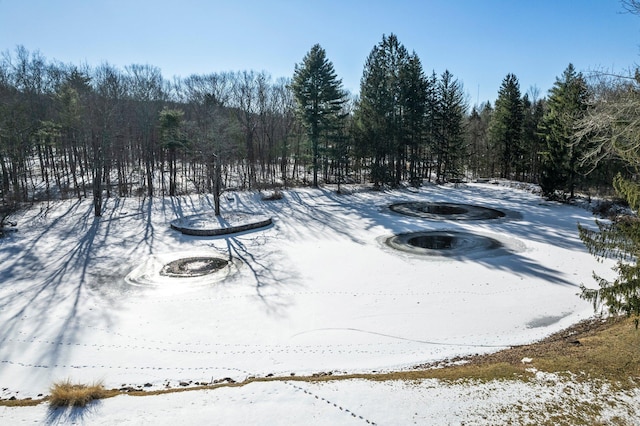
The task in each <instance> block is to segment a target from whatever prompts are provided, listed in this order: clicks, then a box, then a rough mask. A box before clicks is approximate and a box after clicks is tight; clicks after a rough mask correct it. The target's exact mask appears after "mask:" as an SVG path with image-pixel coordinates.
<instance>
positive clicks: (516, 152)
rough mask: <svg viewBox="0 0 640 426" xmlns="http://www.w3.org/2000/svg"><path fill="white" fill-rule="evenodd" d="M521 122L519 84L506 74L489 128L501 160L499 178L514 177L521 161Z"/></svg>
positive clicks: (513, 77) (514, 78)
mask: <svg viewBox="0 0 640 426" xmlns="http://www.w3.org/2000/svg"><path fill="white" fill-rule="evenodd" d="M523 120H524V114H523V109H522V98H521V95H520V83H519V82H518V79H517V78H516V76H515V75H514V74H507V76H506V77H505V78H504V80H502V85H501V86H500V90H499V91H498V99H496V105H495V110H494V112H493V118H492V120H491V127H490V135H491V141H492V144H493V146H494V149H495V151H496V152H497V153H498V154H499V157H500V160H501V164H500V177H503V178H512V177H514V176H513V175H512V173H513V172H514V171H515V170H516V169H517V167H518V164H519V162H520V161H521V160H522V151H523V149H522V126H523Z"/></svg>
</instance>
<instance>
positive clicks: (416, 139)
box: [396, 52, 430, 186]
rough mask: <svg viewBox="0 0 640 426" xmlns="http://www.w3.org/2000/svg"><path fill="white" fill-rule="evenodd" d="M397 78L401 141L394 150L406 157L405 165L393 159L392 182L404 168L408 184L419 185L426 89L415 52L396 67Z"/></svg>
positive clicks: (427, 85) (398, 179) (428, 91)
mask: <svg viewBox="0 0 640 426" xmlns="http://www.w3.org/2000/svg"><path fill="white" fill-rule="evenodd" d="M400 80H401V83H400V87H401V102H402V104H403V112H402V128H403V130H402V136H403V139H404V140H403V141H402V144H401V145H400V146H399V147H398V151H399V156H400V157H401V158H402V159H404V160H408V167H407V166H406V165H405V164H402V163H401V162H400V161H398V162H396V184H398V183H400V179H401V177H402V172H403V171H405V170H407V168H408V169H409V181H410V182H411V184H412V185H414V186H419V185H420V183H421V181H422V178H421V176H420V171H419V163H420V149H421V147H422V146H423V144H424V140H425V138H424V135H425V114H426V108H427V102H426V97H427V96H428V95H429V93H430V90H429V89H430V88H429V81H428V80H427V79H426V78H425V76H424V72H423V70H422V64H421V63H420V59H419V58H418V55H416V54H415V52H414V53H412V54H411V55H410V56H409V60H408V61H407V64H406V66H405V67H403V68H402V69H401V70H400ZM407 151H408V152H407Z"/></svg>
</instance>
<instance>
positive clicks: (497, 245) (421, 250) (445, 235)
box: [380, 229, 525, 259]
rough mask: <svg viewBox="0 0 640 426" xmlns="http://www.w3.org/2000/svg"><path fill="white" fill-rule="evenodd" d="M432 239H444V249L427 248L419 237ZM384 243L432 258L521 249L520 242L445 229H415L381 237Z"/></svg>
mask: <svg viewBox="0 0 640 426" xmlns="http://www.w3.org/2000/svg"><path fill="white" fill-rule="evenodd" d="M428 238H434V239H435V240H436V243H435V244H434V245H438V244H440V242H438V241H437V240H438V239H441V240H442V241H446V242H444V243H443V244H442V245H443V246H446V247H443V248H429V244H422V242H421V241H420V240H421V239H428ZM380 240H381V241H382V242H383V244H385V245H386V246H387V247H390V248H392V249H394V250H397V251H400V252H404V253H409V254H413V255H418V256H427V257H433V258H436V259H437V258H440V259H442V258H445V259H446V258H452V259H456V258H458V259H474V258H481V257H496V256H504V255H507V254H513V253H516V252H519V251H523V250H524V248H525V247H524V244H522V243H521V242H520V241H517V240H514V239H509V238H504V237H502V236H498V235H495V236H489V235H484V234H477V233H473V232H467V231H454V230H447V229H440V230H433V231H416V232H406V233H402V234H397V235H392V236H387V237H382V238H381V239H380Z"/></svg>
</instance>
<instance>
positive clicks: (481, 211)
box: [389, 201, 506, 220]
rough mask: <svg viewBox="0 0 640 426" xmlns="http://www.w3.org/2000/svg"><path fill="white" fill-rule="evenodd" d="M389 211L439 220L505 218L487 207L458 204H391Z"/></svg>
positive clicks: (419, 202) (415, 202)
mask: <svg viewBox="0 0 640 426" xmlns="http://www.w3.org/2000/svg"><path fill="white" fill-rule="evenodd" d="M389 209H391V211H394V212H396V213H400V214H403V215H407V216H414V217H421V218H424V219H440V220H442V219H446V220H481V219H499V218H502V217H505V216H506V214H505V213H504V212H502V211H500V210H496V209H492V208H489V207H481V206H474V205H472V204H458V203H429V202H425V201H411V202H406V203H397V204H391V205H390V206H389Z"/></svg>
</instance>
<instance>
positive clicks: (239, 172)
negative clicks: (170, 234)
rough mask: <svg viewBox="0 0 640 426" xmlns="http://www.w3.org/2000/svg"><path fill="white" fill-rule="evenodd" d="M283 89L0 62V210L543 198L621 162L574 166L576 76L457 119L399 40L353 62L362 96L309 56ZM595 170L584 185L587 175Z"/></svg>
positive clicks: (583, 101)
mask: <svg viewBox="0 0 640 426" xmlns="http://www.w3.org/2000/svg"><path fill="white" fill-rule="evenodd" d="M293 71H294V72H293V77H292V79H278V80H275V81H274V80H273V79H272V78H271V77H270V76H269V75H268V74H267V73H265V72H260V73H258V72H254V71H241V72H227V73H212V74H208V75H192V76H189V77H186V78H176V79H174V80H173V81H167V80H166V79H164V78H163V76H162V75H161V72H160V70H159V69H158V68H156V67H153V66H151V65H131V66H127V67H125V68H124V69H119V68H117V67H114V66H112V65H110V64H108V63H104V64H101V65H98V66H96V67H91V66H88V65H84V66H77V65H70V64H63V63H59V62H56V61H48V60H47V59H45V58H44V57H43V56H42V55H41V54H40V53H39V52H29V51H27V50H26V49H25V48H23V47H18V48H16V49H15V51H13V52H6V53H4V54H3V55H2V58H1V60H0V167H1V170H0V172H1V174H0V200H1V201H2V204H4V205H6V204H11V203H16V202H23V201H32V200H41V199H52V198H60V197H63V198H64V197H77V198H84V197H93V200H94V206H95V213H96V215H99V214H100V212H101V209H102V199H103V198H104V197H110V196H113V195H117V196H132V195H146V196H154V195H171V196H172V195H178V194H183V193H188V192H207V193H214V194H216V195H218V196H219V194H220V193H221V191H222V190H224V189H225V188H244V189H259V188H264V187H274V186H291V185H304V184H314V185H316V184H318V182H325V183H344V182H352V183H364V182H373V183H374V184H375V185H377V186H380V185H392V186H396V185H400V184H401V183H403V182H409V183H410V184H413V185H420V184H421V183H422V182H424V181H425V180H427V181H434V182H446V181H451V180H454V181H457V180H460V179H474V178H492V177H502V178H508V179H519V180H524V181H530V182H539V183H541V184H542V186H543V189H544V190H545V192H546V193H547V194H558V193H559V194H565V193H567V194H573V192H574V191H575V190H576V189H583V188H586V187H591V186H598V185H600V184H607V185H609V184H610V182H611V178H612V176H613V175H614V174H615V172H617V171H619V169H620V167H619V166H618V165H617V164H616V162H615V160H613V159H611V161H609V160H607V159H605V160H602V159H601V161H599V162H598V163H597V165H593V166H591V165H589V164H588V163H585V162H583V161H582V160H583V158H584V157H585V156H584V155H583V154H584V153H585V152H586V150H587V149H588V148H589V143H590V142H589V140H588V139H589V138H588V137H582V138H580V139H579V140H577V139H576V138H575V137H574V136H573V135H574V130H573V129H574V124H575V122H577V120H579V119H580V117H581V116H582V115H583V114H585V112H586V111H587V110H588V108H589V106H590V105H591V104H593V103H594V102H597V96H596V94H595V92H594V91H592V90H591V89H590V87H589V86H588V84H587V82H586V80H585V79H584V77H583V76H582V75H581V74H580V73H576V72H575V70H574V69H573V67H572V66H569V67H568V68H567V70H565V72H564V74H563V75H562V77H560V78H558V80H557V82H556V85H555V86H554V88H553V89H552V90H551V91H550V92H549V96H548V98H540V99H538V98H537V97H536V95H537V94H535V93H534V94H525V95H524V96H523V95H521V93H520V88H519V84H518V81H517V78H516V76H514V75H512V74H509V75H507V77H506V78H505V79H504V81H503V84H502V86H501V88H500V91H499V93H498V98H497V100H496V102H495V105H491V104H490V103H487V104H484V105H480V106H475V107H473V108H472V109H469V103H468V101H467V99H466V96H465V92H464V89H463V86H462V83H461V82H460V81H459V80H457V79H456V78H454V76H453V74H452V73H450V72H449V71H445V72H444V73H442V74H439V75H438V74H436V73H435V72H432V73H431V74H427V73H425V72H424V70H423V68H422V64H421V61H420V58H418V56H417V55H416V54H415V52H413V53H410V52H409V51H408V50H407V49H406V48H405V47H404V46H403V45H402V44H401V43H400V42H399V40H398V39H397V37H396V36H395V35H393V34H392V35H390V36H383V38H382V41H381V42H380V43H379V44H377V45H376V46H374V48H373V49H372V51H371V53H370V55H369V57H368V58H367V61H366V63H365V65H364V71H363V76H362V79H361V87H360V94H359V96H352V95H350V94H348V93H346V92H345V91H344V90H343V89H342V83H341V81H340V79H339V78H338V77H337V76H336V75H335V72H334V71H333V66H332V64H331V62H330V61H329V60H328V59H327V57H326V54H325V52H324V50H323V49H322V48H321V47H320V46H319V45H316V46H314V47H313V48H312V49H311V50H310V52H308V54H307V55H306V56H305V57H304V59H303V61H302V62H301V63H300V64H298V65H296V67H295V70H293ZM587 172H591V174H587Z"/></svg>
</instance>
